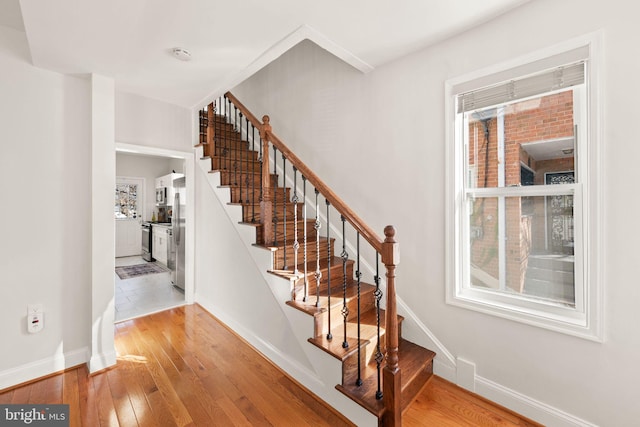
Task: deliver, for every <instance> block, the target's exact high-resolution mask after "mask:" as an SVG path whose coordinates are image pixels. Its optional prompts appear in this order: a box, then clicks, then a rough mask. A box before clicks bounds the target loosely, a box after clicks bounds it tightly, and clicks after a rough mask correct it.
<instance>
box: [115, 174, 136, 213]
mask: <svg viewBox="0 0 640 427" xmlns="http://www.w3.org/2000/svg"><path fill="white" fill-rule="evenodd" d="M114 215H115V218H116V219H135V218H137V217H138V185H137V184H127V183H120V182H119V183H117V184H116V197H115V205H114Z"/></svg>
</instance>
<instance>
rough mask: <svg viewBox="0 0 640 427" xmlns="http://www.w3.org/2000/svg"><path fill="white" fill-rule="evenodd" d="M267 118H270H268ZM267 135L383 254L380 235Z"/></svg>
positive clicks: (278, 140) (276, 138)
mask: <svg viewBox="0 0 640 427" xmlns="http://www.w3.org/2000/svg"><path fill="white" fill-rule="evenodd" d="M265 117H267V118H268V116H265ZM267 122H268V120H267ZM266 134H267V137H268V139H269V141H271V143H272V144H273V145H275V146H276V148H278V150H280V152H281V153H282V154H283V155H284V156H285V157H286V158H287V160H289V161H290V162H291V164H292V165H293V166H295V167H296V169H298V171H299V172H300V173H301V174H302V176H304V177H305V178H306V179H307V181H309V182H310V183H311V184H312V185H313V187H314V188H315V189H317V190H318V191H319V192H320V194H322V195H323V196H324V197H325V198H326V199H327V200H328V201H329V203H331V205H333V207H334V208H335V209H336V210H337V211H338V212H340V215H342V216H343V217H344V218H345V219H346V220H347V221H348V222H349V223H350V224H351V225H352V226H353V228H355V229H356V230H357V231H358V232H359V233H360V235H361V236H362V237H363V238H364V239H365V240H366V241H367V242H369V244H370V245H371V246H373V247H374V249H375V250H376V251H378V252H382V243H383V240H382V239H381V238H380V237H378V235H377V234H376V233H375V232H374V231H373V230H372V229H371V228H370V227H369V226H368V225H367V224H365V222H364V221H363V220H362V219H360V217H359V216H358V215H357V214H356V213H355V212H354V211H353V209H351V208H350V207H349V206H347V204H346V203H345V202H344V201H343V200H342V199H341V198H340V197H338V195H337V194H336V193H334V192H333V190H331V188H329V186H328V185H327V184H325V183H324V181H322V180H321V179H320V178H319V177H318V175H316V174H315V173H314V172H313V171H312V170H311V169H309V167H308V166H307V165H306V164H305V163H304V162H303V161H302V160H300V158H299V157H298V156H296V155H295V154H294V153H293V152H292V151H291V150H290V149H289V147H287V146H286V145H285V144H284V143H283V142H282V140H281V139H280V138H278V137H277V136H276V135H275V134H274V133H273V132H272V131H270V130H268V131H267V132H266Z"/></svg>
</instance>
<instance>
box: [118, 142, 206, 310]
mask: <svg viewBox="0 0 640 427" xmlns="http://www.w3.org/2000/svg"><path fill="white" fill-rule="evenodd" d="M115 151H116V152H119V153H131V154H146V155H151V156H159V157H170V158H174V159H182V160H184V164H185V171H184V172H185V178H186V182H187V205H188V206H191V208H190V209H187V217H186V224H185V234H186V242H187V245H186V247H185V289H184V297H185V303H186V304H193V302H194V298H195V282H194V277H195V274H194V271H195V269H194V259H195V209H194V208H193V207H194V206H195V188H194V186H195V154H194V152H193V151H177V150H170V149H166V148H159V147H149V146H146V145H136V144H129V143H124V142H118V141H116V143H115ZM114 175H115V171H114ZM113 227H114V229H113V231H114V233H115V222H114V224H113ZM114 255H115V254H114ZM114 287H115V282H114Z"/></svg>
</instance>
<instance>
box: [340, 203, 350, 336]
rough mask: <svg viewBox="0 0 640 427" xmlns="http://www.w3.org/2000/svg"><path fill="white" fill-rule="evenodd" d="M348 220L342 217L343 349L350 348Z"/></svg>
mask: <svg viewBox="0 0 640 427" xmlns="http://www.w3.org/2000/svg"><path fill="white" fill-rule="evenodd" d="M346 220H347V219H346V218H345V217H344V215H340V221H342V252H341V253H340V258H342V321H343V325H344V341H342V348H349V342H348V341H347V318H348V317H349V307H347V261H349V253H348V252H347V246H346V244H347V237H346V235H345V231H344V226H345V222H346Z"/></svg>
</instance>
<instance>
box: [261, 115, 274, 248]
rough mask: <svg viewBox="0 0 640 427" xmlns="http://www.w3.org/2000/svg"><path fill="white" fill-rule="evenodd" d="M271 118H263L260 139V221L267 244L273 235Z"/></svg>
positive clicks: (263, 237) (264, 240)
mask: <svg viewBox="0 0 640 427" xmlns="http://www.w3.org/2000/svg"><path fill="white" fill-rule="evenodd" d="M269 120H270V119H269V116H266V115H265V116H263V117H262V126H261V127H260V138H261V139H262V198H261V199H260V221H261V222H262V232H263V234H262V239H263V242H264V243H265V244H266V243H267V242H268V241H269V237H270V236H272V235H273V198H274V197H275V194H273V189H272V188H271V185H270V182H271V180H270V174H269V135H270V132H271V125H270V124H269Z"/></svg>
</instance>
